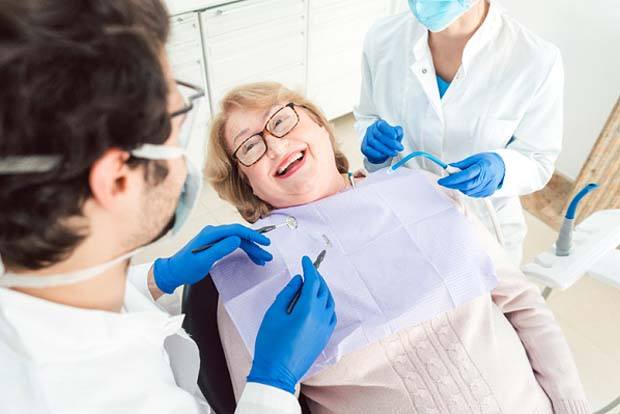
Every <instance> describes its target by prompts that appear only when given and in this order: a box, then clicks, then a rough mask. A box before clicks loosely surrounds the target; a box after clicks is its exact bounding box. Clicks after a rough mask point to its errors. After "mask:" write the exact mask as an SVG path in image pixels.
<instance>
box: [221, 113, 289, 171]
mask: <svg viewBox="0 0 620 414" xmlns="http://www.w3.org/2000/svg"><path fill="white" fill-rule="evenodd" d="M298 124H299V114H298V113H297V111H296V110H295V104H294V103H292V102H291V103H289V104H287V105H285V106H283V107H282V108H280V109H278V110H277V111H276V112H275V113H274V114H273V115H271V116H270V117H269V119H268V120H267V122H266V123H265V126H264V127H263V130H262V131H260V132H257V133H255V134H254V135H252V136H250V137H249V138H246V139H245V140H243V142H242V143H241V144H239V146H238V147H237V148H236V149H235V150H234V151H233V154H232V157H233V159H236V160H237V161H239V162H240V163H241V164H243V165H244V166H246V167H251V166H252V165H254V164H256V163H257V162H258V161H259V160H260V159H261V158H262V157H263V155H265V153H266V152H267V141H266V140H265V136H264V134H265V131H267V132H269V134H270V135H272V136H274V137H276V138H284V137H285V136H286V135H287V134H288V133H289V132H291V131H292V130H293V129H294V128H295V127H296V126H297V125H298Z"/></svg>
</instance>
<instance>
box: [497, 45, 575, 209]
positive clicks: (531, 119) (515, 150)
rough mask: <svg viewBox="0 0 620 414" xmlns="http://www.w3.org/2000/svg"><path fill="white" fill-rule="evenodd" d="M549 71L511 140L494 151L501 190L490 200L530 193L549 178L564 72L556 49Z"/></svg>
mask: <svg viewBox="0 0 620 414" xmlns="http://www.w3.org/2000/svg"><path fill="white" fill-rule="evenodd" d="M554 50H555V52H556V53H555V57H554V58H553V62H552V64H551V65H550V69H549V72H548V73H547V76H546V77H545V78H544V80H543V82H542V83H541V84H540V86H539V87H538V89H537V91H536V93H535V94H534V96H533V97H532V101H531V104H530V105H529V107H528V109H527V111H526V113H525V114H524V116H523V118H522V119H521V121H520V122H519V124H518V126H517V128H516V130H515V133H514V137H515V140H514V141H513V142H512V143H510V144H509V145H508V146H507V147H506V148H503V149H499V150H495V151H494V152H495V153H497V154H498V155H499V156H500V157H502V160H503V161H504V165H505V167H506V173H505V176H504V182H503V185H502V187H501V188H500V189H499V190H498V191H496V192H495V193H494V194H493V196H492V197H511V196H518V195H525V194H530V193H533V192H535V191H538V190H540V189H542V188H543V187H544V186H545V185H546V184H547V182H549V180H550V179H551V176H552V175H553V171H554V168H555V161H556V160H557V158H558V155H559V154H560V150H561V149H562V135H563V122H564V119H563V112H564V109H563V99H564V69H563V64H562V57H561V55H560V52H559V50H557V49H554Z"/></svg>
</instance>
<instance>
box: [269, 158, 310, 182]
mask: <svg viewBox="0 0 620 414" xmlns="http://www.w3.org/2000/svg"><path fill="white" fill-rule="evenodd" d="M306 157H307V154H305V153H304V157H303V158H302V159H301V160H299V161H296V162H295V164H294V165H291V166H290V167H288V170H287V171H286V174H284V175H276V178H288V177H290V176H291V175H293V174H295V173H296V172H297V171H298V170H299V169H300V168H301V167H302V166H303V165H304V163H305V162H306Z"/></svg>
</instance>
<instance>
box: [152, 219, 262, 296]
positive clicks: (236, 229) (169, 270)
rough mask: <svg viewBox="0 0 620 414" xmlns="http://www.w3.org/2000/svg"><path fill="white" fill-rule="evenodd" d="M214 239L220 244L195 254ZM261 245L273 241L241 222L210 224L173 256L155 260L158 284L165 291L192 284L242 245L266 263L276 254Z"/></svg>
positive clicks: (155, 273)
mask: <svg viewBox="0 0 620 414" xmlns="http://www.w3.org/2000/svg"><path fill="white" fill-rule="evenodd" d="M214 242H217V243H215V244H214V245H213V246H211V247H210V248H208V249H207V250H204V251H202V252H199V253H192V250H193V249H196V248H199V247H201V246H204V245H206V244H209V243H214ZM259 244H262V245H263V246H269V244H271V241H270V240H269V239H268V238H267V237H265V236H263V235H262V234H260V233H258V232H257V231H255V230H252V229H250V228H248V227H245V226H242V225H241V224H229V225H225V226H207V227H205V228H203V229H202V230H201V231H200V233H198V235H197V236H196V237H194V238H193V239H192V240H191V241H190V242H189V243H187V244H186V245H185V247H183V248H182V249H181V250H180V251H179V252H178V253H176V254H175V255H174V256H172V257H168V258H162V259H157V260H155V264H154V266H153V276H154V279H155V283H156V284H157V287H158V288H159V289H160V290H161V291H162V292H165V293H172V292H174V290H175V289H176V288H177V287H179V286H181V285H185V284H188V285H192V284H194V283H196V282H198V281H200V280H202V279H203V278H204V277H205V276H206V275H207V274H208V273H209V271H210V270H211V267H212V266H213V263H215V261H216V260H220V259H222V258H224V257H225V256H228V255H229V254H230V253H232V252H233V251H235V250H236V249H237V248H241V249H242V250H243V251H244V252H245V253H246V254H247V255H248V257H249V258H250V259H251V260H252V261H253V262H254V263H256V264H257V265H260V266H263V265H264V264H265V263H266V262H268V261H270V260H271V259H273V257H272V256H271V254H270V253H269V252H267V251H265V250H263V249H261V248H260V247H259V246H258V245H259Z"/></svg>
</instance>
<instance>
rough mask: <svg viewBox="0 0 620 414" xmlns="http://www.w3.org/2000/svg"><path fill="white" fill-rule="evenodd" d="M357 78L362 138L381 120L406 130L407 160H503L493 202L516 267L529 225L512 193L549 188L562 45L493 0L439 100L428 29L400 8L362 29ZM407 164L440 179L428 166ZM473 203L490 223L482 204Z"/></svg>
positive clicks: (557, 132)
mask: <svg viewBox="0 0 620 414" xmlns="http://www.w3.org/2000/svg"><path fill="white" fill-rule="evenodd" d="M362 77H363V79H362V88H361V98H360V103H359V106H358V107H357V108H356V110H355V117H356V125H355V127H356V131H357V134H358V136H359V138H360V140H362V139H363V137H364V134H365V133H366V129H367V128H368V127H369V126H370V125H371V124H372V123H374V122H375V121H376V120H377V119H379V118H381V119H384V120H385V121H387V122H388V123H390V124H392V125H401V126H402V127H403V130H404V139H403V145H404V147H405V150H404V151H403V152H402V154H405V155H406V154H408V153H409V152H410V151H414V150H422V151H428V152H430V153H432V154H434V155H436V156H438V157H439V158H441V159H443V160H444V161H446V162H455V161H459V160H462V159H464V158H466V157H468V156H470V155H473V154H476V153H479V152H485V151H493V152H496V153H497V154H499V155H500V156H501V157H502V159H503V161H504V164H505V166H506V175H505V178H504V183H503V186H502V188H501V189H500V190H499V191H497V192H496V193H495V194H493V196H491V200H492V204H493V206H494V207H495V210H496V211H497V215H498V219H499V221H500V223H501V227H502V230H503V232H504V238H505V247H506V249H507V250H508V252H509V253H510V254H511V256H512V257H513V259H514V260H515V261H516V262H520V258H521V251H522V244H523V238H524V237H525V232H526V227H525V220H524V217H523V212H522V208H521V204H520V201H519V198H518V196H520V195H524V194H529V193H532V192H535V191H537V190H540V189H542V188H543V187H544V186H545V184H546V183H547V182H548V181H549V179H550V178H551V175H552V174H553V170H554V164H555V161H556V159H557V157H558V154H559V153H560V149H561V146H562V124H563V87H564V73H563V68H562V59H561V56H560V52H559V50H558V48H556V47H555V46H553V45H552V44H550V43H547V42H545V41H543V40H541V39H540V38H539V37H537V36H536V35H534V34H532V33H531V32H529V31H528V30H526V29H525V28H524V27H522V26H521V25H520V24H519V23H517V22H516V21H515V20H513V19H512V18H511V17H509V16H507V15H506V14H504V11H503V9H502V8H501V7H500V6H499V5H498V4H496V3H495V2H494V1H492V2H491V6H490V9H489V13H488V15H487V18H486V19H485V21H484V23H483V24H482V25H481V27H480V28H479V29H478V31H477V32H476V33H475V34H474V36H473V37H472V38H471V39H470V40H469V42H468V44H467V46H466V48H465V50H464V53H463V59H462V64H461V67H460V68H459V70H458V73H457V74H456V77H455V79H454V80H453V82H452V84H451V85H450V87H449V88H448V90H447V91H446V93H445V95H444V97H443V99H440V97H439V90H438V87H437V80H436V74H435V68H434V65H433V59H432V55H431V52H430V48H429V46H428V31H427V30H426V28H425V27H424V26H422V25H421V24H420V23H418V21H417V20H416V19H415V18H414V16H413V15H412V13H410V12H405V13H402V14H398V15H395V16H389V17H386V18H382V19H381V20H379V21H378V22H377V23H375V24H374V26H373V27H372V28H371V29H370V31H369V32H368V34H367V36H366V40H365V43H364V55H363V69H362ZM512 137H515V139H514V141H512V142H511V138H512ZM366 161H367V160H366ZM388 162H389V161H388ZM413 162H414V163H419V164H418V165H420V166H422V167H423V168H425V169H428V170H430V171H434V172H436V173H440V171H439V170H438V167H436V166H435V165H434V164H432V163H431V162H429V161H425V160H422V159H421V158H418V159H416V160H415V161H413ZM365 165H366V166H367V168H369V169H370V170H373V169H376V167H375V166H373V165H372V164H369V163H368V162H366V163H365ZM470 202H471V203H473V204H474V205H472V206H471V207H472V208H474V210H475V211H477V212H479V215H480V216H481V217H480V218H481V219H482V221H483V222H484V223H485V224H487V226H488V227H491V225H490V221H489V220H488V217H485V215H484V213H483V212H484V210H483V209H481V208H480V203H479V202H475V201H474V200H473V199H470ZM476 204H477V205H476Z"/></svg>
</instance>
